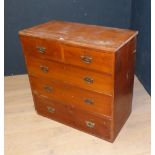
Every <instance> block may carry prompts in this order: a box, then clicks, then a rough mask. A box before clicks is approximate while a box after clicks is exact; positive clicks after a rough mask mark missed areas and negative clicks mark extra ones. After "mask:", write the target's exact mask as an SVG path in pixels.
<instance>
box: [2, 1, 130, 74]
mask: <svg viewBox="0 0 155 155" xmlns="http://www.w3.org/2000/svg"><path fill="white" fill-rule="evenodd" d="M130 15H131V0H117V2H116V0H5V38H4V41H5V44H4V48H5V52H4V56H5V60H4V63H5V64H4V66H5V68H4V70H5V75H12V74H23V73H26V69H25V64H24V59H23V55H22V51H21V46H20V43H19V40H18V31H19V30H21V29H23V28H26V27H31V26H33V25H36V24H39V23H43V22H46V21H48V20H52V19H62V20H67V21H76V22H82V23H91V24H98V25H106V26H114V27H120V28H129V27H130Z"/></svg>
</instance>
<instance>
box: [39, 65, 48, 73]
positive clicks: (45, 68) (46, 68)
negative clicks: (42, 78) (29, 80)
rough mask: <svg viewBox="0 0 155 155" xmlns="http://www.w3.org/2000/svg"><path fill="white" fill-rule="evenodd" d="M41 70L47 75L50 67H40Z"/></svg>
mask: <svg viewBox="0 0 155 155" xmlns="http://www.w3.org/2000/svg"><path fill="white" fill-rule="evenodd" d="M40 69H41V70H42V71H43V72H44V73H47V72H48V67H47V66H40Z"/></svg>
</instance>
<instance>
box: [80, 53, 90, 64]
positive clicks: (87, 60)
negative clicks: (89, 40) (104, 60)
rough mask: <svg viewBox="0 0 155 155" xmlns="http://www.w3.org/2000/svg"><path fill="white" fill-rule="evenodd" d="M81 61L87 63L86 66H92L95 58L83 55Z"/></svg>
mask: <svg viewBox="0 0 155 155" xmlns="http://www.w3.org/2000/svg"><path fill="white" fill-rule="evenodd" d="M81 60H82V61H83V62H84V63H86V64H90V63H91V62H92V60H93V58H91V57H90V56H85V55H82V56H81Z"/></svg>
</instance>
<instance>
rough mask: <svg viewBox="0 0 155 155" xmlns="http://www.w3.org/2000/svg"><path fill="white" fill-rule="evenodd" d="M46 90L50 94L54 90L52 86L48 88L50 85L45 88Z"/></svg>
mask: <svg viewBox="0 0 155 155" xmlns="http://www.w3.org/2000/svg"><path fill="white" fill-rule="evenodd" d="M44 89H45V90H46V91H47V92H48V93H50V92H52V90H53V88H52V87H51V86H48V85H45V86H44Z"/></svg>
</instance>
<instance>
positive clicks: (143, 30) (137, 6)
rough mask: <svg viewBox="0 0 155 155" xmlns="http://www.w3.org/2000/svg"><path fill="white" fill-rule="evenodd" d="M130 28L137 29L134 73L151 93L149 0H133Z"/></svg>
mask: <svg viewBox="0 0 155 155" xmlns="http://www.w3.org/2000/svg"><path fill="white" fill-rule="evenodd" d="M131 19H132V20H131V28H132V29H136V30H138V31H139V35H138V44H137V56H136V57H137V59H136V75H137V76H138V78H139V80H140V81H141V83H142V84H143V85H144V87H145V89H146V90H147V91H148V92H149V94H151V0H147V1H146V0H133V3H132V18H131Z"/></svg>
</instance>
